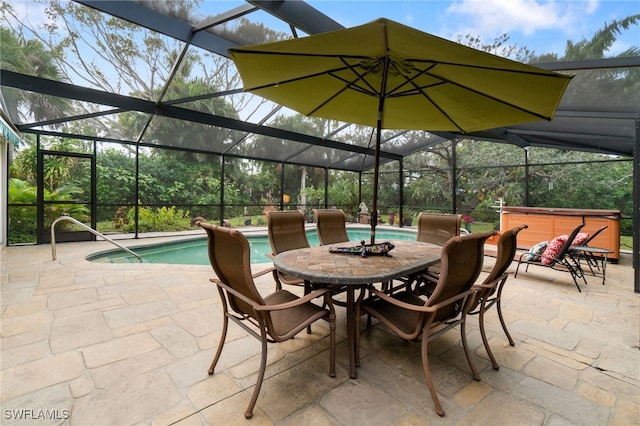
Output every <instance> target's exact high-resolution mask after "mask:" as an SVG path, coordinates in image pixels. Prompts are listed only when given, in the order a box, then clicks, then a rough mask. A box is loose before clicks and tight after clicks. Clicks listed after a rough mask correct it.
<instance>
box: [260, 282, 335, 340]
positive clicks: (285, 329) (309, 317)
mask: <svg viewBox="0 0 640 426" xmlns="http://www.w3.org/2000/svg"><path fill="white" fill-rule="evenodd" d="M298 299H299V297H298V296H296V295H295V294H293V293H291V292H289V291H287V290H279V291H276V292H275V293H272V294H270V295H268V296H266V297H265V298H264V301H265V304H267V305H279V304H282V303H287V302H291V301H294V300H298ZM327 312H328V311H327V310H326V309H324V308H322V307H320V306H318V305H315V304H313V303H311V302H309V303H304V304H302V305H298V306H296V307H294V308H291V309H284V310H280V311H272V312H271V320H272V322H273V328H274V331H275V334H277V335H280V336H282V335H286V334H287V333H289V332H291V331H292V330H294V329H295V328H296V327H297V328H304V327H306V325H307V324H310V323H312V322H314V321H315V320H316V319H318V318H322V317H323V316H325V315H326V314H327ZM301 324H304V325H303V326H302V327H301ZM272 337H274V338H275V337H276V336H272Z"/></svg>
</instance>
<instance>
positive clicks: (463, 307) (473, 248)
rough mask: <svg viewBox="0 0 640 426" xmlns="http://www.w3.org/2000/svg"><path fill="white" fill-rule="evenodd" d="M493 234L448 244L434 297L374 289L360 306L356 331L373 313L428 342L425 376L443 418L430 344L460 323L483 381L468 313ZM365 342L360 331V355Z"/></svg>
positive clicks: (455, 239)
mask: <svg viewBox="0 0 640 426" xmlns="http://www.w3.org/2000/svg"><path fill="white" fill-rule="evenodd" d="M492 235H495V232H484V233H476V234H470V235H465V236H462V237H453V238H451V239H450V240H449V241H447V243H446V244H445V245H444V247H443V248H442V256H441V262H442V263H441V264H442V268H441V272H440V276H439V279H438V283H437V285H436V287H435V289H434V291H433V294H432V295H431V297H429V298H428V299H423V298H422V297H419V296H418V295H416V294H415V293H414V292H412V291H411V290H409V289H404V290H403V291H399V292H396V293H393V294H387V293H384V292H382V291H379V290H377V289H376V288H374V287H373V286H369V289H370V291H371V292H372V293H373V296H372V297H369V298H367V299H364V298H363V293H361V295H360V297H359V298H358V302H357V304H356V316H355V317H356V330H360V328H359V324H360V316H361V314H364V313H367V314H371V315H372V316H373V317H375V318H376V319H378V320H379V321H380V322H381V323H382V324H384V325H385V326H386V327H387V328H388V329H389V330H391V331H392V332H393V333H395V334H396V335H397V336H398V337H400V338H401V339H404V340H421V341H422V367H423V370H424V376H425V380H426V382H427V386H428V387H429V392H430V393H431V398H432V399H433V402H434V404H435V407H436V413H438V415H439V416H444V410H443V408H442V405H441V404H440V400H439V399H438V395H437V394H436V389H435V386H434V384H433V381H432V379H431V370H430V369H429V360H428V352H429V350H428V348H429V346H428V343H429V342H430V341H431V340H433V339H434V338H436V337H437V336H440V335H441V334H443V333H444V332H446V331H447V330H449V329H451V328H452V327H455V326H457V325H460V331H461V335H462V346H463V348H464V352H465V355H466V357H467V361H468V362H469V367H470V368H471V372H472V373H473V378H474V380H480V376H479V374H478V372H477V370H476V368H475V367H474V365H473V362H472V360H471V355H470V353H469V348H468V345H467V338H466V333H465V329H464V326H465V321H466V314H467V312H468V309H469V308H470V307H471V305H470V303H469V302H470V301H471V299H470V297H472V296H473V295H474V294H475V293H476V292H477V291H478V290H479V288H477V287H473V285H474V283H475V282H476V279H477V278H478V276H479V275H480V271H481V269H482V263H483V261H484V243H485V241H486V240H487V238H489V237H490V236H492ZM359 340H360V336H359V333H356V351H359V347H360V343H359ZM356 359H358V357H356Z"/></svg>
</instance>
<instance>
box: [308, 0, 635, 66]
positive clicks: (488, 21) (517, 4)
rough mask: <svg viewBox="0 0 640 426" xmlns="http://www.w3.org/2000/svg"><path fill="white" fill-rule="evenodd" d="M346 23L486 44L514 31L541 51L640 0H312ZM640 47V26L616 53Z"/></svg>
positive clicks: (516, 38) (588, 31)
mask: <svg viewBox="0 0 640 426" xmlns="http://www.w3.org/2000/svg"><path fill="white" fill-rule="evenodd" d="M307 3H309V4H310V5H312V6H313V7H315V8H316V9H318V10H320V11H321V12H323V13H324V14H326V15H328V16H330V17H331V18H333V19H334V20H336V21H337V22H339V23H340V24H342V25H343V26H345V27H351V26H355V25H360V24H364V23H367V22H369V21H372V20H374V19H377V18H381V17H384V18H389V19H392V20H394V21H397V22H400V23H402V24H405V25H408V26H412V27H414V28H417V29H420V30H422V31H425V32H428V33H431V34H435V35H438V36H440V37H443V38H447V39H449V40H455V39H456V36H457V35H463V36H464V35H467V34H475V35H480V36H482V40H483V41H484V42H490V41H493V40H494V39H495V38H496V37H499V36H501V35H502V34H505V33H506V34H508V35H509V38H510V42H511V43H513V44H517V45H518V46H526V47H528V48H529V49H531V50H534V51H535V53H537V54H541V53H550V52H553V53H558V54H561V53H563V52H564V48H565V46H566V42H567V40H571V41H572V42H574V43H575V42H579V41H580V40H582V39H590V38H591V37H592V36H593V35H594V33H595V32H596V31H598V30H599V29H601V28H603V27H604V24H605V22H607V23H610V22H611V21H613V20H616V19H621V18H625V17H627V16H630V15H634V14H640V1H638V0H555V1H544V0H412V1H400V0H346V1H345V0H307ZM639 45H640V25H635V26H633V27H632V29H630V30H627V31H625V32H624V33H623V35H622V36H620V37H619V39H618V41H617V42H616V44H615V45H614V46H612V49H611V52H610V53H611V54H612V55H615V54H617V53H619V52H622V51H624V50H626V49H627V48H629V47H631V46H639Z"/></svg>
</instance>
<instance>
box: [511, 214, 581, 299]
mask: <svg viewBox="0 0 640 426" xmlns="http://www.w3.org/2000/svg"><path fill="white" fill-rule="evenodd" d="M583 226H584V224H581V225H578V226H577V227H576V228H575V229H574V230H573V231H571V234H569V236H568V238H566V240H565V241H564V243H563V244H562V245H561V246H560V248H559V249H558V251H557V253H554V252H553V251H551V250H545V251H544V252H543V253H542V254H541V256H540V258H539V259H538V258H533V259H529V258H528V257H529V252H525V253H522V254H521V255H520V257H519V258H518V266H517V267H516V273H515V274H514V276H513V277H514V278H517V277H518V271H519V270H520V265H522V264H523V263H524V264H526V265H527V266H526V268H525V272H526V271H528V270H529V265H536V266H544V267H546V268H551V269H554V270H556V271H562V272H569V273H570V274H571V278H573V282H574V284H575V285H576V287H577V288H578V291H579V292H582V290H581V289H580V285H578V278H582V280H583V281H584V283H585V285H586V284H587V280H586V278H585V277H584V271H583V270H582V267H581V266H580V263H578V261H577V260H576V258H575V257H573V256H572V255H571V251H570V248H571V245H572V244H573V240H574V239H575V238H576V235H578V233H579V232H580V230H581V229H582V227H583ZM560 237H562V236H560ZM560 237H556V238H555V239H559V238H560ZM563 239H564V238H563ZM552 241H553V240H552ZM552 241H550V242H549V245H552Z"/></svg>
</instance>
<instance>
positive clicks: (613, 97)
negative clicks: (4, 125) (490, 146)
mask: <svg viewBox="0 0 640 426" xmlns="http://www.w3.org/2000/svg"><path fill="white" fill-rule="evenodd" d="M26 3H29V2H26ZM204 3H206V6H207V9H206V10H205V9H204V8H203V9H198V8H192V9H189V10H184V9H181V8H180V5H179V3H167V2H155V1H144V2H124V1H96V0H82V1H77V2H69V3H68V4H67V3H65V2H62V3H61V4H62V5H63V7H64V8H66V9H61V10H59V11H58V13H60V14H61V15H63V16H65V17H67V18H68V19H67V20H65V21H64V22H60V21H58V26H57V32H55V33H51V34H46V35H45V34H44V31H43V34H42V35H41V37H43V38H45V39H46V38H47V37H48V40H49V41H51V42H55V43H60V42H62V41H63V40H65V39H64V37H67V36H69V35H70V34H72V35H74V36H75V38H74V39H73V41H72V42H71V41H70V40H72V39H67V40H69V44H66V48H68V49H77V52H79V53H80V54H79V55H78V57H79V58H80V60H79V61H80V62H76V63H73V62H72V61H71V60H70V61H69V63H68V70H66V72H65V73H61V74H59V75H57V76H55V77H51V76H48V78H42V77H37V76H34V75H26V74H22V73H20V72H16V71H13V70H9V69H2V73H1V75H0V77H1V78H0V82H1V85H2V94H3V101H4V104H3V108H4V109H6V110H7V111H8V113H9V116H10V118H11V120H12V121H13V122H14V123H15V124H16V125H17V127H18V129H19V130H21V131H22V132H25V133H29V132H36V133H42V134H50V135H73V136H82V137H89V138H93V137H97V138H100V139H104V140H111V141H115V142H123V143H132V144H136V143H137V144H141V145H144V146H167V147H176V148H186V149H192V150H197V151H202V152H210V153H216V154H225V155H228V156H237V157H242V158H249V159H259V160H270V161H278V162H288V163H296V164H304V165H310V166H317V167H328V168H335V169H342V170H350V171H362V170H367V169H369V168H371V167H373V160H374V157H373V153H374V151H373V146H374V144H372V137H373V129H371V128H368V127H363V126H356V125H351V124H349V123H343V122H336V121H330V120H320V119H301V118H300V117H299V115H298V114H297V113H295V112H293V111H290V110H287V109H286V108H282V107H280V106H278V105H275V104H273V103H271V102H269V101H265V100H264V99H262V98H260V97H257V96H254V95H251V94H249V93H244V92H243V91H242V81H241V80H240V78H239V76H238V75H237V72H236V71H235V67H234V64H233V62H232V61H231V60H230V59H229V56H228V53H227V49H229V48H231V47H234V46H241V45H249V44H258V43H262V42H268V41H274V40H276V39H285V38H292V37H304V36H306V35H309V34H316V33H321V32H326V31H331V30H335V29H339V28H342V25H340V24H339V23H338V22H337V21H336V20H334V19H332V17H330V16H326V15H325V14H323V13H321V12H320V11H319V10H317V9H315V8H313V7H312V6H311V5H309V4H308V3H305V2H302V1H290V0H289V1H247V2H243V1H224V2H204ZM202 4H203V3H196V5H202ZM33 7H34V8H35V7H36V6H35V3H34V6H33ZM78 21H80V22H82V21H84V25H81V24H80V23H78ZM74 22H75V23H76V24H77V27H73V26H71V24H74ZM87 23H95V25H93V28H92V25H87ZM283 24H284V25H283ZM13 25H15V23H13ZM108 25H110V26H108ZM104 28H112V29H113V28H116V29H117V32H115V33H113V34H115V36H113V37H101V36H100V34H99V30H103V29H104ZM276 28H277V29H276ZM282 28H285V29H286V31H283V30H282ZM18 31H19V32H23V33H25V34H26V33H27V31H26V30H25V29H24V28H19V29H18ZM107 32H108V31H107ZM91 46H93V47H92V48H90V47H91ZM96 46H97V47H98V48H97V49H95V47H96ZM125 49H126V50H127V51H128V52H131V51H133V52H136V53H135V54H132V56H131V58H133V60H130V62H129V63H127V64H126V66H125V67H123V64H122V63H118V60H119V58H117V57H116V56H117V53H118V52H119V51H121V50H125ZM96 51H97V52H98V54H95V53H94V52H96ZM635 52H636V53H637V46H636V47H635ZM85 55H86V56H85ZM536 65H538V66H540V67H543V68H546V69H550V70H556V71H560V72H568V73H571V74H575V77H574V79H573V80H572V82H571V84H570V85H569V88H568V90H567V92H566V93H565V96H564V98H563V100H562V102H561V104H560V107H559V109H558V111H557V114H556V116H555V118H554V119H553V120H552V121H549V122H547V121H539V122H535V123H530V124H524V125H518V126H512V127H504V128H498V129H492V130H488V131H483V132H479V133H473V134H466V135H457V134H454V133H438V134H435V133H429V132H427V131H410V132H407V131H384V132H383V141H382V145H381V147H382V152H381V161H383V162H385V161H391V160H398V159H400V158H402V157H404V156H407V155H410V154H412V153H414V152H416V151H419V150H422V149H425V148H427V147H429V146H432V145H435V144H438V143H441V142H443V141H445V140H448V139H452V138H455V137H457V136H462V137H473V138H478V139H481V140H488V141H495V142H499V143H510V144H515V145H518V146H520V147H527V146H540V147H549V148H558V149H568V150H581V151H590V152H599V153H606V154H614V155H625V156H631V155H632V154H633V147H634V145H635V144H636V139H637V137H638V130H637V127H638V120H639V117H640V102H639V101H638V100H639V99H640V84H639V83H638V78H639V76H640V56H627V57H617V58H611V59H589V58H586V59H584V60H580V61H571V62H550V63H537V64H536ZM630 79H631V80H633V82H634V84H628V82H629V81H630ZM624 81H626V82H627V84H623V82H624ZM105 88H108V90H105ZM28 96H31V98H30V99H31V100H32V102H33V99H38V101H37V102H36V103H38V104H43V105H64V106H65V107H64V108H59V109H58V110H56V109H55V108H49V110H48V111H47V114H46V117H44V118H43V116H42V115H41V114H40V115H39V114H37V113H36V112H33V111H28V110H27V109H25V108H22V109H21V108H20V106H19V104H18V103H19V100H20V99H24V98H26V97H28ZM56 111H60V112H59V113H58V114H57V115H56Z"/></svg>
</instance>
